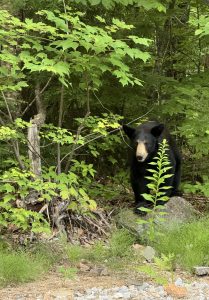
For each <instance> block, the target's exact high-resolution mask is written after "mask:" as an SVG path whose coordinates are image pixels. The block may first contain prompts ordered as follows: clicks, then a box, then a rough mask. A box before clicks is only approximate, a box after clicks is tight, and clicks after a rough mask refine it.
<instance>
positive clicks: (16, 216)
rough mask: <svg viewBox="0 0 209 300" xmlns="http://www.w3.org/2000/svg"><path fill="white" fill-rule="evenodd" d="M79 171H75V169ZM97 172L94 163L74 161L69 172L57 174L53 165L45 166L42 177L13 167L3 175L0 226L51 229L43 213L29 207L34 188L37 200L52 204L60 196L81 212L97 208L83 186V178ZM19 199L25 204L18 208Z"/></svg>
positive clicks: (71, 207)
mask: <svg viewBox="0 0 209 300" xmlns="http://www.w3.org/2000/svg"><path fill="white" fill-rule="evenodd" d="M73 171H74V172H77V174H76V173H74V172H73ZM87 174H88V175H89V174H90V175H89V176H92V175H94V170H93V169H92V165H86V164H85V163H84V162H83V163H82V162H81V163H78V162H77V161H75V164H74V166H73V170H72V171H70V172H69V173H68V174H65V173H60V174H57V173H56V172H55V170H54V168H50V169H48V170H47V169H46V170H45V172H43V175H42V178H35V176H34V174H33V173H31V172H27V171H22V170H20V169H18V168H12V169H10V170H8V171H6V172H4V174H3V175H2V176H1V183H0V191H1V192H2V199H1V201H0V207H1V218H0V225H1V226H3V227H7V226H8V224H10V223H12V224H14V225H16V226H17V227H18V228H20V229H22V230H27V229H31V230H32V231H33V232H43V231H45V232H50V230H49V224H48V223H47V221H46V220H45V219H44V217H43V215H42V214H41V213H37V212H34V211H31V210H27V207H25V204H27V197H29V195H30V193H31V191H33V192H37V193H38V195H39V196H38V201H46V203H49V202H50V201H51V200H52V199H54V198H55V197H61V199H62V200H64V201H67V202H68V209H71V210H77V211H81V212H85V211H89V210H94V209H95V208H96V203H95V201H94V200H92V199H90V198H89V196H88V195H87V192H86V190H85V189H84V188H82V187H81V181H82V178H86V177H87ZM16 199H18V200H19V204H20V203H21V206H22V207H15V205H14V202H15V200H16Z"/></svg>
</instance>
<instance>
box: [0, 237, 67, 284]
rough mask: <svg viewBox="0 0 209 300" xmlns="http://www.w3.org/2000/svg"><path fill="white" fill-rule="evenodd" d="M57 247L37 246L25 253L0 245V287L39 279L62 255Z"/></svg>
mask: <svg viewBox="0 0 209 300" xmlns="http://www.w3.org/2000/svg"><path fill="white" fill-rule="evenodd" d="M58 249H59V247H58V246H57V245H53V244H52V243H51V244H43V243H42V244H37V245H33V248H32V249H28V248H26V251H22V250H14V249H12V247H11V246H9V245H7V244H6V247H5V242H3V241H2V242H1V243H0V286H1V287H5V286H8V285H14V284H21V283H24V282H30V281H33V280H36V279H39V278H41V276H43V274H44V273H46V272H47V271H48V270H49V269H50V268H51V267H52V266H53V265H54V264H55V263H57V262H58V261H60V260H61V258H62V256H63V254H61V252H60V251H58Z"/></svg>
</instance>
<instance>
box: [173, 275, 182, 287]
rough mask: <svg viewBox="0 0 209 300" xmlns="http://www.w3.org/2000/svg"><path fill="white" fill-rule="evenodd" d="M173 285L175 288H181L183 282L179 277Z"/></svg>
mask: <svg viewBox="0 0 209 300" xmlns="http://www.w3.org/2000/svg"><path fill="white" fill-rule="evenodd" d="M175 285H176V286H183V285H184V282H183V280H182V279H181V278H180V277H179V278H177V279H176V281H175Z"/></svg>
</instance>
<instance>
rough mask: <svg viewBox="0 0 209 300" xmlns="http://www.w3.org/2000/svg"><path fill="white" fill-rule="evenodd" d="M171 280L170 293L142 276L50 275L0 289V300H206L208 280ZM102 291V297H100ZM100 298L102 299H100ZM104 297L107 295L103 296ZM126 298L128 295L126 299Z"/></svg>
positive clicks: (182, 276)
mask: <svg viewBox="0 0 209 300" xmlns="http://www.w3.org/2000/svg"><path fill="white" fill-rule="evenodd" d="M164 275H165V274H164ZM170 275H171V274H170ZM170 275H169V276H170ZM159 276H160V275H159ZM173 280H174V281H173V282H176V286H175V289H176V290H172V289H173V287H172V286H171V287H170V288H169V285H167V287H166V286H164V287H163V286H162V285H160V284H159V283H158V284H157V283H156V282H155V281H153V280H152V279H151V278H150V277H149V276H147V275H143V274H138V275H136V273H135V272H133V273H130V272H126V271H123V272H115V273H114V272H111V273H109V274H108V275H106V276H98V275H96V274H89V272H79V274H78V275H77V276H76V277H75V278H73V279H65V278H64V277H63V275H62V274H60V273H58V272H57V271H52V272H50V273H48V274H46V275H44V276H43V277H42V278H41V279H40V280H37V281H34V282H30V283H24V284H22V285H19V286H8V287H6V288H3V289H1V290H0V299H1V300H35V299H36V300H52V299H56V300H58V299H59V300H71V299H83V300H84V299H85V300H88V299H95V300H97V299H98V300H99V299H102V300H103V299H107V300H110V299H136V300H137V299H138V300H142V299H143V300H148V299H149V300H151V299H152V300H155V299H167V300H172V299H178V298H181V299H195V300H196V299H197V300H198V299H199V300H204V299H205V300H207V299H209V277H208V276H206V277H197V276H192V275H191V274H189V273H186V272H182V271H176V272H175V273H174V274H173ZM177 281H181V284H180V286H178V283H177ZM171 285H172V284H171ZM173 286H174V284H173ZM101 290H102V291H103V294H101ZM122 290H125V293H124V294H123V293H121V292H120V291H122ZM129 290H132V292H135V296H133V297H131V293H129V292H128V293H127V291H129ZM118 291H119V292H118ZM95 293H96V294H95ZM99 294H101V295H103V296H99ZM104 294H106V296H104ZM78 295H80V296H78ZM123 295H124V296H123ZM127 295H129V297H128V296H127Z"/></svg>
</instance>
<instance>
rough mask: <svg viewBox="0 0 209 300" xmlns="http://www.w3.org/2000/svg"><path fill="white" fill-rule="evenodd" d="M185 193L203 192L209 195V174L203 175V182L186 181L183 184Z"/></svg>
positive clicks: (206, 195)
mask: <svg viewBox="0 0 209 300" xmlns="http://www.w3.org/2000/svg"><path fill="white" fill-rule="evenodd" d="M182 188H183V190H184V192H185V193H192V194H202V195H204V196H205V197H207V198H208V197H209V178H208V177H207V176H203V182H202V183H201V182H198V181H197V182H195V183H189V182H187V183H184V184H183V186H182Z"/></svg>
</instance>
